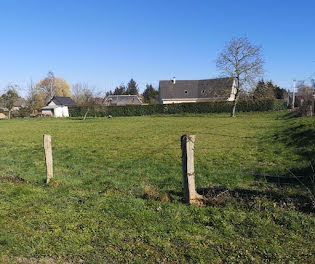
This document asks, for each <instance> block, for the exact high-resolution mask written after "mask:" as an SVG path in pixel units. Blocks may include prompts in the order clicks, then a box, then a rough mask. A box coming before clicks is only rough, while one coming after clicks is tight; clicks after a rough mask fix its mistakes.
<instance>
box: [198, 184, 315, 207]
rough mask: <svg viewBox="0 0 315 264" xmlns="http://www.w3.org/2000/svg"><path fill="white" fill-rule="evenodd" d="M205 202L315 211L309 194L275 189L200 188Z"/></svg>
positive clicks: (314, 202)
mask: <svg viewBox="0 0 315 264" xmlns="http://www.w3.org/2000/svg"><path fill="white" fill-rule="evenodd" d="M197 192H198V193H199V194H202V195H203V196H204V198H205V200H204V203H205V204H206V205H212V206H227V205H233V206H234V207H236V208H244V209H248V210H264V209H267V208H268V207H273V208H281V209H288V210H292V209H293V210H296V211H300V212H303V213H315V201H314V199H313V198H312V197H311V196H309V195H301V194H285V193H281V192H280V193H279V191H273V190H251V189H245V188H235V189H233V190H230V189H228V188H226V187H224V186H217V187H208V188H199V189H197Z"/></svg>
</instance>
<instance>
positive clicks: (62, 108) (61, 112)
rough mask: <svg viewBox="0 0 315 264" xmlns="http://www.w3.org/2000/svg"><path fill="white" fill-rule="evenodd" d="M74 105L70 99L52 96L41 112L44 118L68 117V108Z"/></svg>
mask: <svg viewBox="0 0 315 264" xmlns="http://www.w3.org/2000/svg"><path fill="white" fill-rule="evenodd" d="M76 105H77V104H76V103H75V102H74V101H73V100H72V99H71V98H70V97H61V96H54V97H53V98H52V99H51V100H50V101H49V102H48V103H47V106H45V107H43V108H42V109H41V110H42V114H43V115H45V116H52V117H69V109H68V106H76Z"/></svg>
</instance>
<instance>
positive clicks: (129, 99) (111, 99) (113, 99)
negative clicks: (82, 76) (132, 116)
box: [104, 95, 142, 106]
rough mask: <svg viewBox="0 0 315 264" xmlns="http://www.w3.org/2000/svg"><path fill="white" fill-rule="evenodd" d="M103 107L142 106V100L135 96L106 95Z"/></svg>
mask: <svg viewBox="0 0 315 264" xmlns="http://www.w3.org/2000/svg"><path fill="white" fill-rule="evenodd" d="M104 104H105V105H115V106H123V105H142V100H141V98H140V97H139V96H137V95H108V96H106V97H105V99H104Z"/></svg>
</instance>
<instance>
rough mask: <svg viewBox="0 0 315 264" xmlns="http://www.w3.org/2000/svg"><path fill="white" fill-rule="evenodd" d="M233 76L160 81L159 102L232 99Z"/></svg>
mask: <svg viewBox="0 0 315 264" xmlns="http://www.w3.org/2000/svg"><path fill="white" fill-rule="evenodd" d="M235 85H236V84H235V80H234V78H229V77H228V78H216V79H207V80H176V78H175V77H174V79H173V80H166V81H160V85H159V101H160V103H161V104H173V103H196V102H209V101H214V100H227V101H234V99H235V93H236V86H235Z"/></svg>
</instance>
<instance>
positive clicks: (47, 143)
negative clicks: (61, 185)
mask: <svg viewBox="0 0 315 264" xmlns="http://www.w3.org/2000/svg"><path fill="white" fill-rule="evenodd" d="M44 149H45V160H46V183H49V182H50V180H51V178H53V176H54V172H53V155H52V148H51V136H50V135H44Z"/></svg>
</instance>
